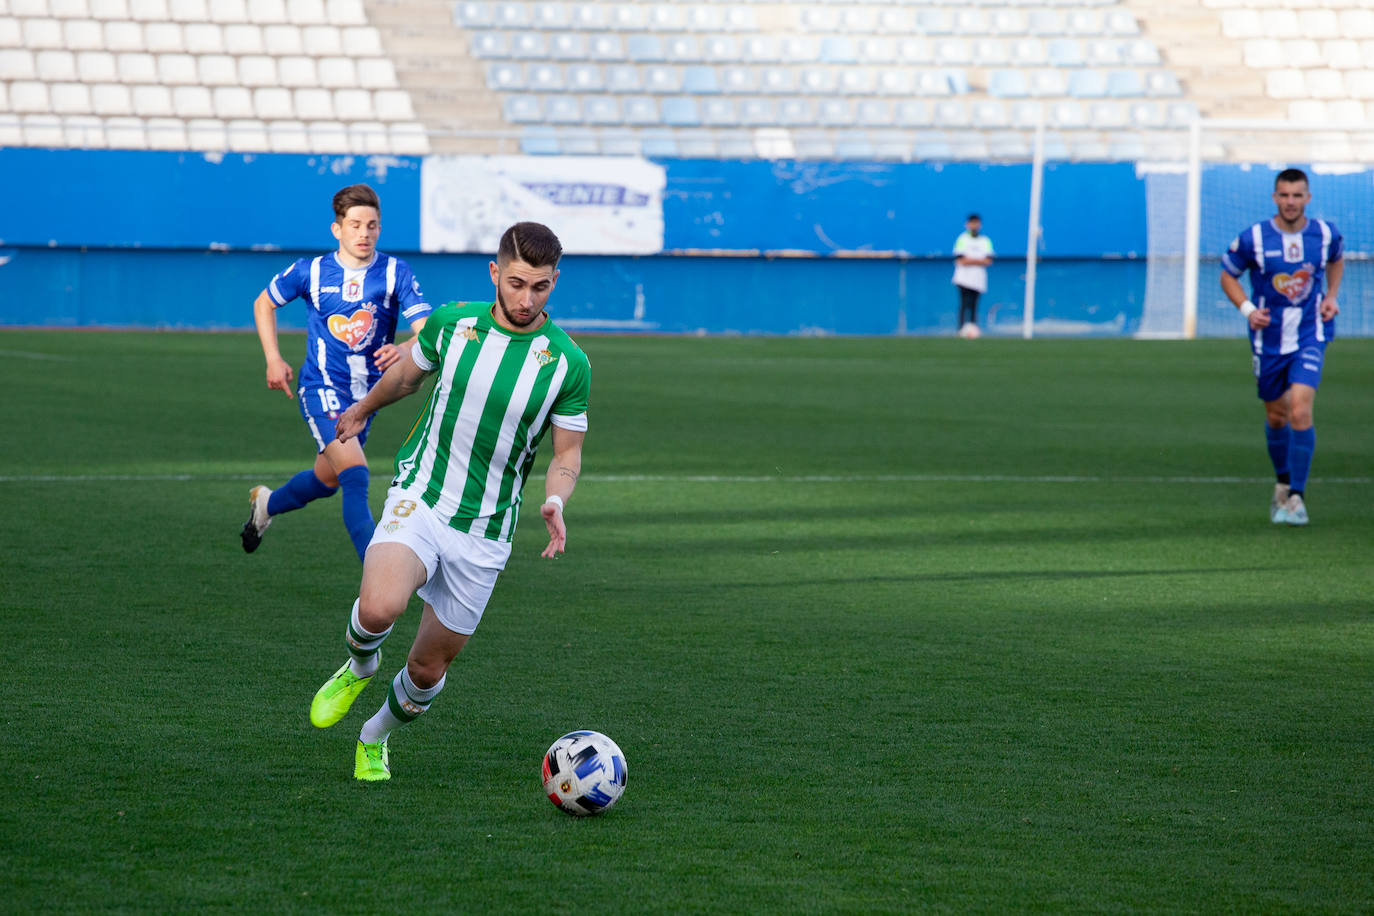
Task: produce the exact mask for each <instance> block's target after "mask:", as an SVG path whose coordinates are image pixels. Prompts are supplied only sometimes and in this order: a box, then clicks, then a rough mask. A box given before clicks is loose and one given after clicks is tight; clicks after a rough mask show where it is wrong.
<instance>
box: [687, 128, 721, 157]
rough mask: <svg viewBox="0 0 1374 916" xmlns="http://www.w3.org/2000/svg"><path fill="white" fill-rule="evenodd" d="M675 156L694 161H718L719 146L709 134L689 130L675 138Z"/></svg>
mask: <svg viewBox="0 0 1374 916" xmlns="http://www.w3.org/2000/svg"><path fill="white" fill-rule="evenodd" d="M677 155H679V156H683V157H690V158H694V159H718V158H720V145H719V144H718V143H717V142H716V138H715V137H714V136H713V135H711V134H707V133H702V132H701V131H694V130H689V131H686V132H684V133H683V134H681V135H679V136H678V138H677Z"/></svg>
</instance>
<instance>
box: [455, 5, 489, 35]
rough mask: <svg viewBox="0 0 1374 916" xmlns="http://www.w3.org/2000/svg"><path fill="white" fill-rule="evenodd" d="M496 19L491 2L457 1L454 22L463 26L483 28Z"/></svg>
mask: <svg viewBox="0 0 1374 916" xmlns="http://www.w3.org/2000/svg"><path fill="white" fill-rule="evenodd" d="M494 21H495V17H494V15H493V13H492V8H491V4H490V3H455V4H454V5H453V24H454V25H456V26H459V27H462V28H468V29H471V28H482V27H485V26H489V25H491V24H492V23H493V22H494Z"/></svg>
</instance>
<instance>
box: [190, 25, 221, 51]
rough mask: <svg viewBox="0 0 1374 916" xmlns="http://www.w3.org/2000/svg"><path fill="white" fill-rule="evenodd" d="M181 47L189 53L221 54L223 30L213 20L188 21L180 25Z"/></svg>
mask: <svg viewBox="0 0 1374 916" xmlns="http://www.w3.org/2000/svg"><path fill="white" fill-rule="evenodd" d="M181 31H182V35H183V36H184V39H185V40H184V43H183V47H184V48H185V49H186V50H187V51H188V52H190V53H191V54H223V53H224V31H223V29H221V28H220V27H219V25H218V24H216V23H213V22H190V23H187V24H186V25H184V26H182V27H181Z"/></svg>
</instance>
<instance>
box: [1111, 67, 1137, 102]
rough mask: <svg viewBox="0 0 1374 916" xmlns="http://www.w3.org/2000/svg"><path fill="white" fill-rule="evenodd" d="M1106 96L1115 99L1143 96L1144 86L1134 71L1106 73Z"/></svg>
mask: <svg viewBox="0 0 1374 916" xmlns="http://www.w3.org/2000/svg"><path fill="white" fill-rule="evenodd" d="M1107 94H1108V95H1110V96H1114V97H1116V98H1123V97H1129V96H1139V95H1144V94H1145V86H1144V84H1143V83H1142V82H1141V79H1140V74H1139V73H1137V72H1136V71H1134V70H1111V71H1108V73H1107Z"/></svg>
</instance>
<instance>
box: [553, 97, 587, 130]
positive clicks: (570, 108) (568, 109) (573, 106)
mask: <svg viewBox="0 0 1374 916" xmlns="http://www.w3.org/2000/svg"><path fill="white" fill-rule="evenodd" d="M544 120H545V121H547V122H548V123H550V124H580V123H582V105H581V103H580V102H579V101H578V99H577V97H576V96H570V95H556V96H551V97H549V98H548V99H547V100H546V101H545V103H544Z"/></svg>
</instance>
